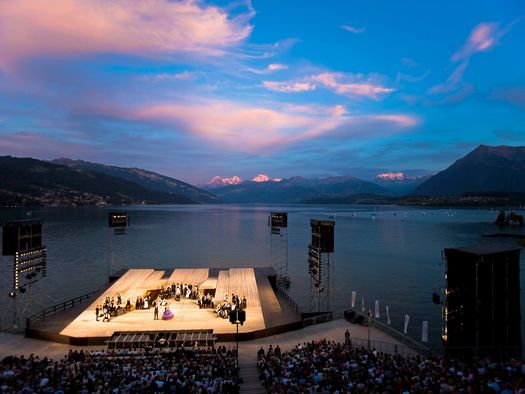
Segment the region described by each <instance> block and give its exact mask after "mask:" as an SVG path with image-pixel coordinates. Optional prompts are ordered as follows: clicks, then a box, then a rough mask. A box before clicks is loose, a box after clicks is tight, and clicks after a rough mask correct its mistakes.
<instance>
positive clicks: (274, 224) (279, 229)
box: [268, 212, 290, 288]
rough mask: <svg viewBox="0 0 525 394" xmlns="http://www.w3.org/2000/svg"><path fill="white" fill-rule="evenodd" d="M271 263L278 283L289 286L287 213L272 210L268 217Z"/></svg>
mask: <svg viewBox="0 0 525 394" xmlns="http://www.w3.org/2000/svg"><path fill="white" fill-rule="evenodd" d="M268 226H269V227H270V251H271V255H272V265H273V267H274V269H275V271H276V272H277V282H278V283H279V285H281V286H283V287H285V288H288V287H290V277H289V276H288V213H286V212H272V213H270V216H269V217H268Z"/></svg>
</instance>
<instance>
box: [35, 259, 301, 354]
mask: <svg viewBox="0 0 525 394" xmlns="http://www.w3.org/2000/svg"><path fill="white" fill-rule="evenodd" d="M275 280H276V275H275V271H274V270H273V269H272V268H226V269H219V268H187V269H184V268H177V269H174V270H156V269H129V270H127V271H126V272H125V273H124V274H123V275H122V276H121V277H120V278H119V279H117V280H116V281H115V282H113V283H112V284H111V285H109V286H108V287H107V288H106V289H105V290H103V291H101V292H100V294H99V295H98V296H95V298H93V299H92V301H91V303H90V304H88V303H85V304H82V305H80V306H78V307H75V308H72V309H68V310H66V311H63V312H60V313H57V314H56V315H53V316H52V317H49V318H47V319H45V320H40V321H36V322H30V324H29V326H28V328H27V329H26V335H27V336H28V337H33V338H38V339H44V340H51V341H55V342H61V343H69V344H72V345H95V344H104V343H105V342H106V341H107V340H108V339H109V338H110V337H111V336H112V335H113V333H115V332H158V331H162V332H169V331H181V330H213V335H214V336H215V337H216V338H217V340H218V341H231V340H235V333H236V327H235V325H234V324H232V323H230V321H229V319H223V318H220V317H217V314H216V313H214V312H213V311H214V309H211V308H202V309H201V308H199V306H198V304H197V300H195V299H187V298H185V297H181V298H180V301H176V300H175V298H170V299H168V300H167V305H166V306H167V307H168V308H169V309H170V310H171V312H173V318H172V319H171V320H162V319H159V320H154V309H153V308H149V309H137V310H135V308H132V310H131V311H129V312H126V313H124V314H120V315H118V316H113V317H111V318H110V320H109V321H103V319H102V318H100V317H99V320H98V321H97V320H96V312H95V309H96V307H97V306H99V305H102V304H104V300H105V299H106V297H110V298H111V297H114V299H115V300H116V299H117V295H120V296H121V298H122V303H123V306H124V305H125V304H126V301H127V300H128V299H129V300H130V302H131V304H132V305H133V306H134V305H135V301H136V299H137V297H145V296H146V295H147V294H155V292H158V291H159V289H161V287H164V288H167V287H168V286H170V285H172V284H177V283H186V284H191V285H198V286H199V292H200V294H201V295H202V294H203V293H206V292H211V293H212V294H214V295H215V300H216V302H222V301H223V300H224V298H225V296H226V295H228V297H229V299H230V300H231V295H232V294H236V295H238V296H239V297H240V298H241V299H242V298H243V297H246V301H247V307H246V309H245V311H246V321H245V322H244V324H243V325H239V340H249V339H255V338H261V337H265V336H268V335H274V334H278V333H282V332H286V331H290V330H294V329H299V328H302V327H303V326H302V320H301V315H300V314H299V313H298V312H297V311H296V310H295V309H294V308H293V307H292V306H291V305H290V304H289V303H288V302H287V301H286V300H285V299H284V297H282V296H281V295H279V294H278V292H276V291H275V287H274V286H275ZM272 284H273V286H272ZM164 309H165V307H164V306H162V307H159V318H161V317H162V314H163V312H164Z"/></svg>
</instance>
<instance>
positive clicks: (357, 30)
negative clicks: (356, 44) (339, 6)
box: [341, 25, 366, 34]
mask: <svg viewBox="0 0 525 394" xmlns="http://www.w3.org/2000/svg"><path fill="white" fill-rule="evenodd" d="M341 29H343V30H346V31H349V32H351V33H354V34H361V33H364V32H365V31H366V27H365V26H363V27H354V26H350V25H342V26H341Z"/></svg>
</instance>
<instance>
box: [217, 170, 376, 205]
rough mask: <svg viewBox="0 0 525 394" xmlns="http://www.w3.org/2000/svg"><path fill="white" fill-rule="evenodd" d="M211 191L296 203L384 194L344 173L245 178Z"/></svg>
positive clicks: (224, 196) (237, 198) (245, 199)
mask: <svg viewBox="0 0 525 394" xmlns="http://www.w3.org/2000/svg"><path fill="white" fill-rule="evenodd" d="M213 193H215V194H216V195H217V196H218V197H219V198H220V199H221V200H223V201H225V202H231V203H297V202H301V201H302V200H304V199H310V198H315V197H319V196H335V195H347V194H357V193H375V194H384V193H386V190H385V189H384V188H382V187H381V186H379V185H376V184H374V183H372V182H368V181H363V180H361V179H358V178H354V177H352V176H344V177H328V178H317V179H315V178H303V177H292V178H287V179H283V180H281V181H279V182H255V181H245V182H242V183H239V184H232V185H227V186H223V187H218V188H214V189H213Z"/></svg>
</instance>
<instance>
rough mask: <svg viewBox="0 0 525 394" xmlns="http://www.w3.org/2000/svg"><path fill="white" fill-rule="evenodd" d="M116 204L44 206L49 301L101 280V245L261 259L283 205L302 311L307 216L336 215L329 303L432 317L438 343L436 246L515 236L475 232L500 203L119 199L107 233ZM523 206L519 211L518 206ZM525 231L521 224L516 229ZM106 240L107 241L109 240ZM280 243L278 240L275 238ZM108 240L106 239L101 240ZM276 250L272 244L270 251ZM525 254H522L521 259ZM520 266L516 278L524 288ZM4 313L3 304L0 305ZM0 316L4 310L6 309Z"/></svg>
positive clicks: (132, 254)
mask: <svg viewBox="0 0 525 394" xmlns="http://www.w3.org/2000/svg"><path fill="white" fill-rule="evenodd" d="M112 210H115V208H113V209H112V208H96V207H82V208H41V209H39V210H34V211H32V216H31V217H32V218H38V219H42V220H43V223H44V241H45V244H46V245H47V247H48V264H47V277H46V278H45V280H44V281H43V284H42V286H44V288H45V293H46V296H45V299H44V303H45V304H46V305H52V304H55V303H58V302H61V301H64V300H66V299H70V298H73V297H75V296H78V295H82V294H84V293H88V292H90V291H92V290H95V289H97V288H98V287H100V286H102V285H103V284H104V283H105V282H106V281H107V272H108V252H109V253H110V254H111V261H112V270H113V271H116V270H117V269H119V268H124V267H129V268H134V267H136V268H148V267H151V268H176V267H246V266H253V267H265V266H269V265H271V264H272V261H274V260H275V259H276V255H278V254H279V250H280V249H279V247H280V245H279V241H276V240H275V238H273V240H272V238H271V235H270V230H269V228H268V215H269V212H271V211H284V212H288V229H287V238H288V273H289V276H290V277H291V281H292V283H291V287H290V289H289V294H290V295H291V296H292V297H293V298H294V299H295V300H296V301H297V302H298V303H299V305H300V306H301V307H302V308H303V309H304V310H308V302H309V289H310V279H309V276H308V269H307V252H308V250H307V247H308V243H309V240H310V231H311V229H310V224H309V222H310V219H312V218H315V219H328V218H331V219H333V220H335V222H336V225H335V252H334V254H333V255H332V256H331V259H330V261H331V263H333V267H334V271H333V272H332V278H333V284H332V286H331V293H332V295H333V307H334V309H335V310H336V311H342V310H344V309H346V308H348V307H349V306H350V302H351V301H350V300H351V292H352V291H356V292H357V299H358V301H357V305H356V307H359V308H360V307H361V297H364V299H365V304H366V308H369V307H370V308H371V309H373V307H374V301H375V300H379V303H380V308H381V320H382V321H386V315H385V305H388V306H389V310H390V317H391V321H392V326H393V327H395V328H397V329H399V330H402V329H403V322H404V315H405V314H408V315H410V325H409V330H408V333H409V335H410V336H412V337H413V338H415V339H418V340H419V339H420V337H421V323H422V321H424V320H427V321H429V339H430V342H431V344H432V345H438V344H439V335H440V330H441V308H440V307H439V306H436V305H434V304H433V303H432V299H431V298H432V290H433V289H434V288H440V287H442V286H443V285H444V280H443V270H444V266H443V261H442V251H443V249H444V248H447V247H458V246H469V245H473V244H480V243H505V244H506V245H511V246H516V241H515V240H514V239H494V238H481V237H480V234H482V233H488V232H496V231H498V228H497V227H496V226H495V225H494V224H492V222H493V221H494V219H495V218H496V216H497V211H494V210H489V209H483V210H477V209H428V208H425V209H424V208H408V207H395V206H362V205H345V206H328V205H315V206H312V205H280V206H278V205H199V206H133V207H122V208H118V210H126V211H128V213H129V216H130V227H129V228H128V230H127V234H126V235H120V236H116V235H111V234H110V233H109V231H108V228H107V214H108V212H109V211H112ZM520 213H522V214H523V212H520ZM23 218H28V216H27V214H26V211H25V210H21V209H1V210H0V220H1V221H9V220H16V219H23ZM513 231H517V232H520V231H521V232H523V230H521V229H518V230H513ZM108 240H110V242H108ZM276 242H277V243H276ZM108 246H109V248H108ZM272 251H273V253H272ZM10 259H11V258H10V257H5V256H4V257H3V262H2V267H3V275H2V276H3V286H2V290H1V298H2V300H3V302H7V306H9V302H11V303H12V300H10V299H8V297H6V295H7V293H9V290H10V286H11V283H12V271H11V269H12V268H10V267H11V260H10ZM524 261H525V258H524V256H523V254H522V267H523V262H524ZM523 277H524V275H522V278H521V283H522V288H523V283H524V278H523ZM521 302H522V305H525V304H524V301H523V293H522V301H521ZM3 311H4V312H5V311H6V309H5V308H3ZM3 317H4V325H5V324H6V323H5V320H9V317H8V316H7V317H6V313H3ZM522 326H523V323H522Z"/></svg>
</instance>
